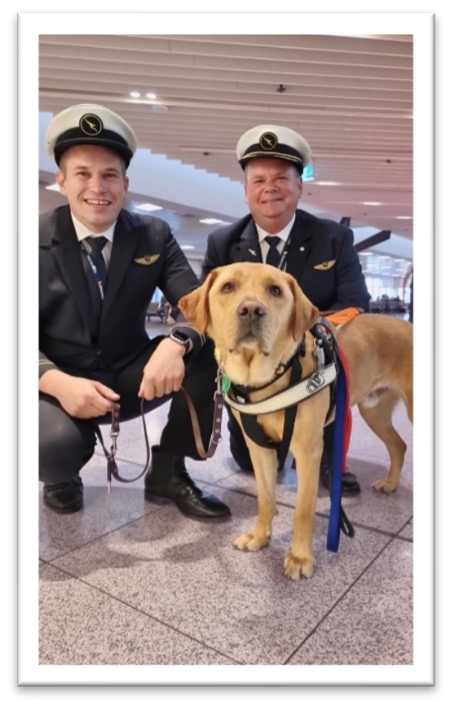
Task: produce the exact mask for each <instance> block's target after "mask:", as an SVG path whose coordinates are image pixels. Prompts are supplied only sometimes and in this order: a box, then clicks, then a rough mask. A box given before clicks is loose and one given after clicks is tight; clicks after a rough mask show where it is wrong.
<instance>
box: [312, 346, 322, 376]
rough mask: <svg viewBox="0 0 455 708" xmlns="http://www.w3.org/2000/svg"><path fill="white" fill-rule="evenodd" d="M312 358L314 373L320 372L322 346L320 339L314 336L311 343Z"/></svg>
mask: <svg viewBox="0 0 455 708" xmlns="http://www.w3.org/2000/svg"><path fill="white" fill-rule="evenodd" d="M313 359H314V361H315V363H316V373H317V374H320V373H321V371H322V370H323V369H324V364H325V354H324V349H323V346H322V339H317V338H316V337H315V338H314V345H313ZM312 378H313V377H312Z"/></svg>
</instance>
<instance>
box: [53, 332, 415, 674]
mask: <svg viewBox="0 0 455 708" xmlns="http://www.w3.org/2000/svg"><path fill="white" fill-rule="evenodd" d="M151 329H152V330H153V326H152V328H151ZM166 415H167V408H166V407H163V408H162V409H158V411H155V412H153V413H151V414H149V415H148V416H147V422H148V431H149V437H150V442H151V444H154V443H155V442H157V441H158V439H159V436H160V431H161V428H162V426H163V424H164V421H165V419H166ZM395 420H396V425H397V428H398V430H399V431H400V434H401V435H402V436H403V437H404V439H405V441H406V443H407V444H408V451H407V455H406V459H405V465H404V469H403V475H402V481H401V485H400V487H399V489H398V491H397V492H396V493H395V494H393V495H390V496H385V495H381V494H378V493H375V492H374V491H373V490H372V488H371V483H372V482H373V481H374V480H375V479H377V478H378V477H380V476H382V475H383V474H384V471H385V467H386V465H387V459H386V455H387V453H386V451H385V448H383V447H382V443H380V442H379V440H377V439H376V438H375V437H374V435H373V433H371V432H370V431H369V429H368V428H367V427H366V425H365V424H364V423H363V421H362V420H361V418H360V417H359V415H358V414H357V412H356V411H355V412H354V427H353V437H352V444H351V449H350V454H349V467H350V469H351V470H352V471H353V472H354V473H356V474H357V476H358V478H359V480H360V482H361V485H362V493H361V495H360V496H358V497H354V498H350V499H348V498H346V499H344V501H343V506H344V509H345V511H346V513H347V515H348V517H349V518H350V520H351V522H352V523H353V524H354V527H355V537H354V538H353V539H349V538H347V537H345V536H343V535H342V536H341V542H340V549H339V551H338V553H330V552H328V551H327V550H326V535H327V519H328V513H329V498H328V493H327V492H326V491H325V490H324V489H322V488H321V489H320V492H319V497H318V503H317V518H316V525H315V542H314V545H315V557H316V567H315V573H314V575H313V577H312V578H311V579H310V580H305V579H302V580H300V581H298V582H293V581H290V580H288V579H286V578H285V576H284V574H283V559H284V556H285V554H286V551H287V548H288V546H289V542H290V534H291V525H292V519H293V500H294V492H295V473H294V471H293V470H292V469H291V468H289V469H286V470H285V471H284V473H283V474H282V475H281V477H280V479H279V486H278V495H277V497H278V503H279V515H278V516H277V517H276V520H275V524H274V537H273V540H272V542H271V544H270V546H269V547H268V548H266V549H264V550H262V551H260V552H258V553H242V552H240V551H238V550H236V549H235V548H233V545H232V541H233V539H234V538H235V537H236V536H237V535H238V534H239V533H240V532H241V531H244V530H247V529H248V528H249V527H250V525H251V524H252V522H253V519H254V517H255V513H256V498H255V483H254V478H253V476H252V475H251V474H247V473H243V472H239V471H237V470H236V467H235V464H234V462H233V460H232V458H231V457H230V455H229V449H228V444H227V436H224V439H223V440H222V441H221V443H220V445H219V447H218V450H217V452H216V454H215V456H214V457H213V458H211V459H210V460H209V461H207V462H203V463H197V462H194V461H191V460H190V461H189V462H188V470H189V473H190V475H191V476H192V477H193V479H194V480H195V481H197V483H198V484H199V486H201V487H204V488H208V489H211V490H212V491H213V492H214V493H216V494H217V496H219V497H220V498H221V499H222V500H223V501H225V502H226V503H227V504H228V505H229V506H230V508H231V510H232V517H231V518H230V519H229V520H227V521H222V522H201V521H195V520H191V519H188V518H185V517H184V516H182V515H181V514H180V513H179V511H178V510H177V509H176V508H175V507H174V506H173V505H172V504H166V505H158V504H154V503H150V502H147V501H145V499H144V495H143V480H139V481H137V482H134V483H132V484H121V483H118V482H115V481H114V483H113V488H112V492H111V494H110V495H108V494H107V487H106V482H105V478H106V465H105V458H104V456H103V454H102V451H101V449H100V450H98V452H97V454H95V455H94V457H93V458H92V460H91V461H90V463H89V464H88V465H87V466H86V468H85V469H84V470H83V473H82V478H83V481H84V486H85V497H84V508H83V510H82V511H81V512H79V513H76V514H72V515H69V516H60V515H58V514H55V513H53V512H51V511H50V510H48V509H47V508H46V507H45V506H44V505H43V503H42V500H41V499H40V611H39V619H40V629H39V663H40V665H196V664H199V665H238V666H241V665H245V664H246V665H270V666H271V665H281V666H283V665H370V666H374V665H411V664H412V663H413V533H412V520H413V485H412V457H413V455H412V427H411V425H410V424H409V422H408V421H407V419H406V416H405V412H404V408H403V407H399V408H398V409H397V411H396V414H395ZM224 422H225V421H224ZM108 432H109V431H108V429H106V435H107V434H108ZM117 459H118V463H119V468H121V470H122V472H124V473H125V474H130V475H131V476H134V473H135V472H136V473H137V471H138V470H139V469H140V468H141V466H142V464H143V463H144V460H145V449H144V442H143V436H142V430H141V424H140V422H139V421H131V422H129V423H126V424H123V425H122V426H121V433H120V438H119V453H118V458H117Z"/></svg>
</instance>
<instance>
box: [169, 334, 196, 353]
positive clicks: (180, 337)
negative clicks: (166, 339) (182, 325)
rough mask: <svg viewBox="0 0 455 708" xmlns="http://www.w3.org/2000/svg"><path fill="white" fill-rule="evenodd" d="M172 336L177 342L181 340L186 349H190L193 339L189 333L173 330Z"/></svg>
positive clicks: (180, 342)
mask: <svg viewBox="0 0 455 708" xmlns="http://www.w3.org/2000/svg"><path fill="white" fill-rule="evenodd" d="M170 337H171V339H174V340H175V341H176V342H179V344H182V345H183V346H184V347H185V350H186V351H188V349H189V348H190V341H191V340H190V338H189V337H188V335H186V334H183V333H182V332H171V334H170Z"/></svg>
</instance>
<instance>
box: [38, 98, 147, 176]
mask: <svg viewBox="0 0 455 708" xmlns="http://www.w3.org/2000/svg"><path fill="white" fill-rule="evenodd" d="M73 145H100V146H102V147H108V148H111V149H112V150H115V151H116V152H118V153H119V155H120V156H121V157H122V158H123V159H124V161H125V165H126V167H128V165H129V164H130V160H131V158H132V157H133V155H134V153H135V152H136V147H137V141H136V136H135V135H134V132H133V130H132V128H131V127H130V126H129V125H128V123H127V122H126V121H125V120H123V118H121V117H120V116H118V115H117V114H116V113H114V112H113V111H111V110H109V108H104V106H97V105H96V104H92V103H80V104H78V105H76V106H70V107H69V108H66V109H65V110H64V111H61V113H57V115H56V116H54V118H53V119H52V120H51V122H50V123H49V126H48V128H47V131H46V146H47V152H48V154H49V155H50V156H51V157H53V158H54V159H55V161H56V163H57V165H58V164H60V159H61V157H62V154H63V153H64V152H65V150H68V148H70V147H73Z"/></svg>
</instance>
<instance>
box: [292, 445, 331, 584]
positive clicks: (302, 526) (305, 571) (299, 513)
mask: <svg viewBox="0 0 455 708" xmlns="http://www.w3.org/2000/svg"><path fill="white" fill-rule="evenodd" d="M302 443H303V441H300V442H299V444H298V445H297V446H296V449H294V450H293V451H292V452H293V454H294V458H295V462H296V470H297V499H296V505H295V515H294V530H293V535H292V543H291V548H290V550H289V552H288V554H287V556H286V558H285V561H284V573H285V575H286V576H287V577H288V578H291V579H292V580H298V579H299V578H300V576H301V575H303V576H304V577H305V578H311V576H312V575H313V567H314V557H313V530H314V515H315V512H316V499H317V494H318V483H319V466H320V462H321V455H322V438H321V441H320V443H319V442H318V441H315V442H311V441H310V445H309V446H304V445H305V444H304V443H303V444H302Z"/></svg>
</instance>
